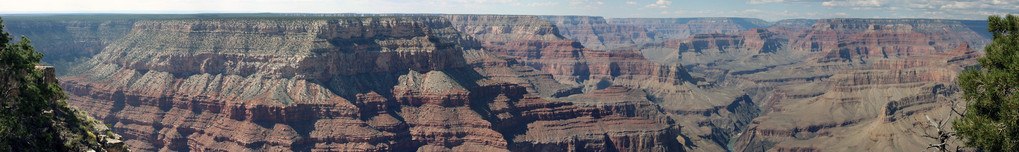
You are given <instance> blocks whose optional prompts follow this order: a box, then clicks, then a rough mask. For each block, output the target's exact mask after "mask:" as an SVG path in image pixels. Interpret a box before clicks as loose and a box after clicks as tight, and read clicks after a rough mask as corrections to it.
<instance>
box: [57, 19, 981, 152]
mask: <svg viewBox="0 0 1019 152" xmlns="http://www.w3.org/2000/svg"><path fill="white" fill-rule="evenodd" d="M290 15H293V16H290ZM319 15H320V16H319ZM281 16H288V17H281ZM310 16H316V17H310ZM322 16H333V17H322ZM338 16H362V17H338ZM363 16H372V17H363ZM53 24H56V23H53ZM125 24H128V23H125ZM129 24H130V26H129V27H130V29H129V30H128V31H129V32H127V33H124V34H122V36H118V38H116V39H114V40H115V41H114V40H111V41H104V43H105V44H104V46H103V47H100V48H102V51H101V52H97V53H95V54H96V55H94V56H92V57H91V60H88V61H84V62H80V63H76V64H78V66H75V67H73V68H71V69H70V70H68V76H65V77H61V79H60V80H61V81H62V83H61V84H62V85H63V86H64V88H65V90H67V91H68V92H70V94H69V96H70V97H69V99H68V103H70V104H72V105H75V106H79V107H81V108H82V109H83V110H84V111H88V112H89V113H91V114H92V115H93V116H95V117H96V118H100V119H101V120H102V121H105V122H107V123H111V124H114V125H113V128H112V129H113V131H114V132H117V133H121V134H122V135H123V136H124V137H125V139H127V140H126V141H125V143H126V144H127V145H130V146H131V147H133V148H137V149H139V150H145V151H156V150H171V151H186V150H208V151H216V150H224V151H241V150H255V151H258V150H265V151H686V150H689V151H724V150H727V149H729V150H735V151H763V150H778V151H785V150H791V151H795V150H872V151H909V150H918V149H922V148H923V147H922V146H923V145H925V144H926V143H924V142H925V141H926V140H925V139H924V138H922V137H919V136H918V135H916V134H911V133H909V132H908V130H909V129H911V128H916V126H915V125H914V124H919V123H920V122H919V121H918V120H919V119H916V118H918V117H922V116H923V115H925V114H926V115H932V116H938V115H940V114H942V113H945V111H946V110H947V109H948V107H949V106H950V104H948V103H949V102H951V101H961V100H960V97H959V91H958V89H957V88H956V87H955V85H954V82H953V80H954V77H955V75H956V73H957V72H958V71H960V70H962V68H963V67H966V66H970V65H973V64H974V63H975V61H974V59H975V57H977V56H979V53H977V52H976V51H973V49H972V48H978V47H981V46H982V45H983V44H985V43H986V41H987V38H986V35H982V34H981V33H980V32H977V31H979V30H975V29H978V28H974V27H979V26H977V24H980V23H979V22H975V21H952V20H922V19H902V20H888V19H824V20H783V21H778V22H775V23H769V22H764V21H762V20H757V19H742V18H698V19H608V20H605V19H603V18H601V17H579V16H513V15H433V14H422V15H414V14H392V15H383V16H377V15H359V14H287V15H267V16H263V17H194V16H192V17H171V18H162V19H141V20H132V21H131V22H130V23H129ZM90 26H91V25H90ZM120 26H122V25H120ZM65 27H66V26H65ZM97 29H102V28H97ZM97 41H98V40H97ZM75 45H78V44H75ZM74 50H78V49H74ZM86 50H87V49H86ZM893 139H894V140H893ZM902 139H906V140H902Z"/></svg>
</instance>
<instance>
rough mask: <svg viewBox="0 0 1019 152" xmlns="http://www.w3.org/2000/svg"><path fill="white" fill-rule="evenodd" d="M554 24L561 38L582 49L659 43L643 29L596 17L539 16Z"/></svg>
mask: <svg viewBox="0 0 1019 152" xmlns="http://www.w3.org/2000/svg"><path fill="white" fill-rule="evenodd" d="M539 18H541V19H545V20H548V21H549V22H552V24H555V25H556V27H557V28H558V29H559V31H560V33H561V34H562V35H563V37H567V38H570V39H574V40H577V42H580V43H581V44H584V47H586V48H590V49H595V50H610V49H613V48H620V47H629V46H633V45H640V44H645V43H651V42H655V41H659V39H661V38H660V36H658V35H656V34H655V33H654V32H650V31H649V30H648V29H646V28H644V27H638V26H633V25H629V24H609V23H608V22H606V21H605V18H602V17H597V16H539Z"/></svg>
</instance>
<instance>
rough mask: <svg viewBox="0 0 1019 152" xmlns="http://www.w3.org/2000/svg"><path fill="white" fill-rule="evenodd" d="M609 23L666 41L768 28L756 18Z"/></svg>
mask: <svg viewBox="0 0 1019 152" xmlns="http://www.w3.org/2000/svg"><path fill="white" fill-rule="evenodd" d="M608 23H611V24H618V25H632V26H637V27H642V28H644V29H648V30H650V31H651V32H655V33H656V34H658V35H659V36H661V37H663V38H665V39H684V38H687V37H689V36H691V35H694V34H710V33H736V32H740V31H744V30H748V29H751V28H767V27H770V26H771V25H772V23H769V22H767V21H764V20H761V19H754V18H616V19H609V20H608Z"/></svg>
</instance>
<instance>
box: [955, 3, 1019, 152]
mask: <svg viewBox="0 0 1019 152" xmlns="http://www.w3.org/2000/svg"><path fill="white" fill-rule="evenodd" d="M987 21H988V31H989V32H991V33H993V34H994V37H993V40H992V42H991V43H990V44H988V45H987V47H985V48H984V52H985V57H982V58H980V59H979V62H980V68H971V69H967V70H965V71H963V72H962V73H961V74H959V81H958V82H959V86H960V87H962V89H963V90H964V91H965V95H964V98H965V99H966V100H968V101H969V103H968V104H967V106H966V112H965V113H964V115H963V117H962V119H959V120H957V121H955V122H954V123H953V128H954V129H955V130H956V131H957V132H958V135H959V136H960V137H962V138H964V139H966V145H967V146H971V147H976V148H980V149H982V150H986V151H1019V16H1013V15H1011V14H1009V15H1006V16H1005V17H1004V18H1003V17H1001V16H991V17H988V19H987Z"/></svg>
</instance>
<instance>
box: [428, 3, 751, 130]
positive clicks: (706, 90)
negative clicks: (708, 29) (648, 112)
mask: <svg viewBox="0 0 1019 152" xmlns="http://www.w3.org/2000/svg"><path fill="white" fill-rule="evenodd" d="M443 17H446V18H449V19H450V21H451V22H452V23H453V25H454V27H456V28H457V29H458V30H460V31H463V32H464V33H465V34H467V35H472V36H474V37H475V38H478V40H479V41H481V42H482V44H483V46H484V47H485V48H486V49H488V50H489V51H492V52H493V53H495V54H498V55H500V56H503V57H508V58H512V59H515V60H516V61H519V62H521V63H522V64H524V65H528V66H531V67H534V68H535V69H539V70H542V71H546V72H549V73H551V74H552V75H553V77H555V78H556V80H559V81H560V82H561V83H562V84H566V85H572V86H576V87H579V88H580V89H582V91H583V93H584V94H585V95H597V94H603V93H608V92H602V91H598V90H602V89H608V88H607V87H609V86H613V85H618V86H620V87H624V88H628V89H634V90H640V91H641V92H645V95H642V96H644V97H645V98H648V99H647V100H649V101H653V102H654V103H657V106H659V107H661V109H662V111H663V113H665V114H667V115H669V118H670V119H672V120H673V121H675V122H677V125H678V126H686V127H689V128H690V129H683V130H682V131H679V133H680V135H679V136H673V137H672V138H675V139H677V140H682V142H680V143H684V145H686V146H687V147H685V149H687V150H724V144H720V143H726V142H728V138H729V136H731V135H734V134H736V132H737V131H738V130H741V129H742V127H745V125H746V124H747V123H749V121H750V119H751V118H753V117H755V116H756V115H757V111H756V110H751V109H753V108H750V107H753V106H754V104H753V103H752V102H749V100H750V99H748V98H744V96H743V94H742V93H741V92H740V91H738V90H732V89H723V88H711V87H710V86H711V84H709V83H707V82H704V81H702V79H698V78H695V77H693V76H691V75H690V74H689V73H687V71H686V69H684V68H682V67H680V66H678V65H672V64H659V63H655V62H652V61H649V60H647V59H645V58H644V57H643V56H642V55H640V53H639V51H636V50H628V49H620V50H613V51H601V50H592V49H587V48H585V47H584V46H583V45H580V44H579V43H578V42H576V41H573V40H571V39H566V38H564V37H563V36H561V35H558V34H554V33H550V32H554V31H559V30H558V29H557V28H556V26H554V25H553V24H552V23H551V22H547V21H545V20H541V19H539V18H536V17H533V16H499V15H446V16H443ZM553 19H554V18H553ZM507 21H509V22H507ZM495 29H501V30H497V31H493V30H495ZM505 29H513V30H512V32H506V31H507V30H505ZM521 35H531V36H521ZM549 44H556V45H549ZM567 44H569V45H567ZM562 67H567V68H562ZM578 69H579V70H578ZM577 93H579V92H577ZM606 96H611V95H606ZM571 97H572V96H571ZM725 107H732V108H731V109H726V108H725ZM742 108H746V109H747V110H739V111H736V109H742ZM695 126H696V127H695ZM690 145H697V146H696V147H695V146H690Z"/></svg>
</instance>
